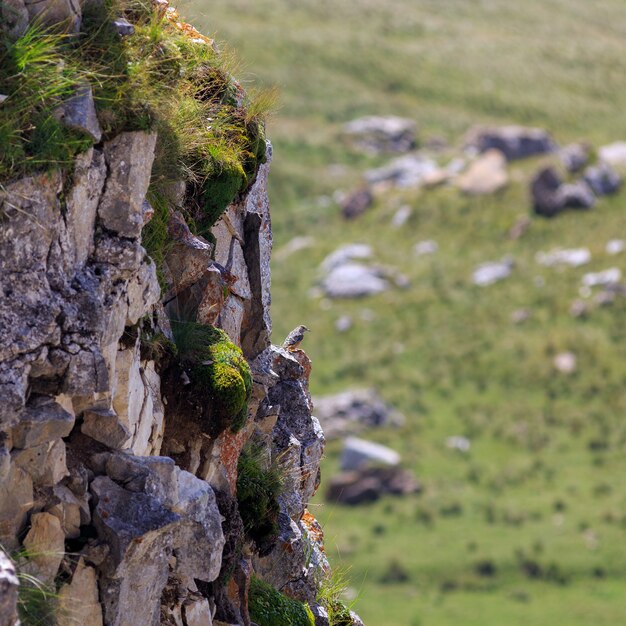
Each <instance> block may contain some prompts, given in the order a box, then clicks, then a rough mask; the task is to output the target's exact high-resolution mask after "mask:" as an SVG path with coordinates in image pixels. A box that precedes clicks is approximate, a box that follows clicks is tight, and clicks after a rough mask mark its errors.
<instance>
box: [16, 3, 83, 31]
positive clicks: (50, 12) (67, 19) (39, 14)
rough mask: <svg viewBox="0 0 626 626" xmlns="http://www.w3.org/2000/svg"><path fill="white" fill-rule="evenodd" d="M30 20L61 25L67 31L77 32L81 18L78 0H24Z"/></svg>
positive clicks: (47, 24)
mask: <svg viewBox="0 0 626 626" xmlns="http://www.w3.org/2000/svg"><path fill="white" fill-rule="evenodd" d="M25 4H26V8H27V9H28V15H29V19H30V21H31V22H35V21H37V22H39V23H40V24H44V25H46V26H58V25H59V24H61V25H63V26H64V27H65V28H66V29H67V31H68V32H72V33H77V32H78V31H79V30H80V24H81V19H82V11H81V6H80V3H79V2H78V0H25Z"/></svg>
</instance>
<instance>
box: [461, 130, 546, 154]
mask: <svg viewBox="0 0 626 626" xmlns="http://www.w3.org/2000/svg"><path fill="white" fill-rule="evenodd" d="M466 145H468V146H470V147H473V148H475V149H476V150H478V151H479V152H487V150H491V149H492V148H495V149H497V150H500V151H501V152H502V153H503V154H504V156H505V157H506V158H507V160H509V161H512V160H514V159H523V158H526V157H529V156H533V155H535V154H543V153H546V152H553V151H554V150H555V148H556V144H555V143H554V141H553V140H552V138H551V137H550V135H549V134H548V133H547V132H546V131H545V130H542V129H540V128H525V127H523V126H501V127H498V128H473V129H471V130H470V131H469V133H468V134H467V137H466Z"/></svg>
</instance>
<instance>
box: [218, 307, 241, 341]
mask: <svg viewBox="0 0 626 626" xmlns="http://www.w3.org/2000/svg"><path fill="white" fill-rule="evenodd" d="M244 316H245V304H244V302H243V301H242V300H241V298H238V297H237V296H234V295H231V296H229V297H228V298H227V299H226V300H225V301H224V305H223V306H222V310H221V311H220V315H219V319H218V320H217V325H218V326H219V327H220V328H221V329H223V330H224V331H225V332H226V334H227V335H228V336H229V337H230V339H231V341H232V342H233V343H235V344H237V345H241V329H242V325H243V321H244Z"/></svg>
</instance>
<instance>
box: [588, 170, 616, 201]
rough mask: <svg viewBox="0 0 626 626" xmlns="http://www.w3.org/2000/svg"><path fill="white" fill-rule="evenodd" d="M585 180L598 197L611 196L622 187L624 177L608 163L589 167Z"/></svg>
mask: <svg viewBox="0 0 626 626" xmlns="http://www.w3.org/2000/svg"><path fill="white" fill-rule="evenodd" d="M583 178H584V180H585V182H586V183H587V184H588V185H589V187H591V189H592V191H593V193H595V194H596V196H610V195H612V194H614V193H617V192H618V191H619V188H620V187H621V186H622V177H621V176H620V175H619V174H618V173H617V172H616V171H615V170H614V169H613V168H612V167H611V166H610V165H608V164H607V163H599V164H598V165H594V166H592V167H588V168H587V169H586V170H585V174H584V177H583Z"/></svg>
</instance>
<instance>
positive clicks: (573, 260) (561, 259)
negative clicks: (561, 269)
mask: <svg viewBox="0 0 626 626" xmlns="http://www.w3.org/2000/svg"><path fill="white" fill-rule="evenodd" d="M535 260H536V261H537V263H539V264H540V265H544V266H545V267H554V266H559V265H561V266H563V265H566V266H569V267H580V266H581V265H586V264H587V263H589V262H590V261H591V252H590V251H589V249H588V248H568V249H565V250H559V249H557V250H551V251H550V252H538V253H537V254H536V255H535Z"/></svg>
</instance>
